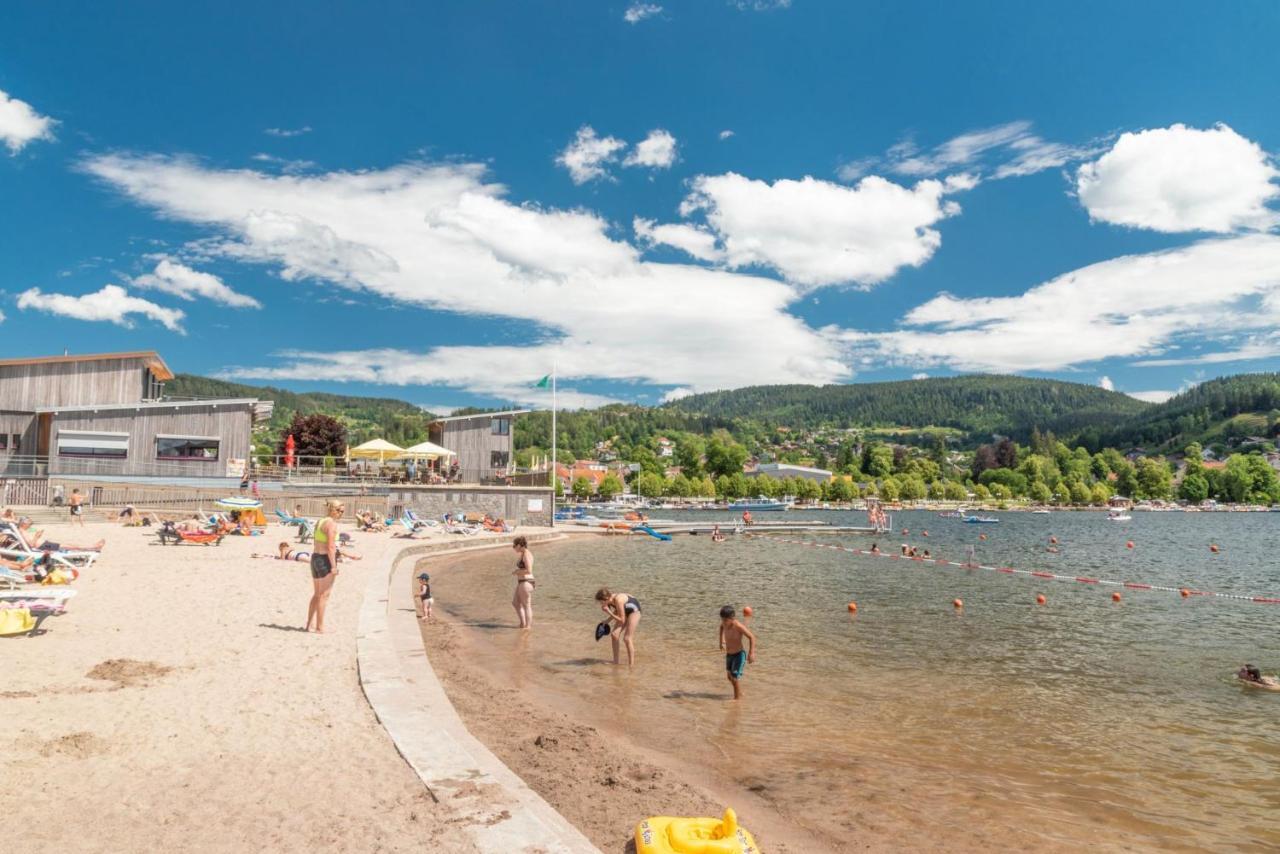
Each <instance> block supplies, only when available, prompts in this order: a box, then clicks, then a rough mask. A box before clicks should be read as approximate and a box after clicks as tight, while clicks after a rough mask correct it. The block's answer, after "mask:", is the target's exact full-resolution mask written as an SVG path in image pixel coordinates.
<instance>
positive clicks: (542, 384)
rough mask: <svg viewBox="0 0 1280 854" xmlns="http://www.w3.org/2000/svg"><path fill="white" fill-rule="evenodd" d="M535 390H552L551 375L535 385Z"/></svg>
mask: <svg viewBox="0 0 1280 854" xmlns="http://www.w3.org/2000/svg"><path fill="white" fill-rule="evenodd" d="M533 387H534V388H551V374H547V375H546V376H545V377H543V378H542V379H540V380H538V381H537V382H536V383H534V384H533Z"/></svg>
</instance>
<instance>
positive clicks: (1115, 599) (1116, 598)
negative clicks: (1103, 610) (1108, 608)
mask: <svg viewBox="0 0 1280 854" xmlns="http://www.w3.org/2000/svg"><path fill="white" fill-rule="evenodd" d="M1111 601H1112V602H1119V601H1120V594H1119V593H1112V594H1111Z"/></svg>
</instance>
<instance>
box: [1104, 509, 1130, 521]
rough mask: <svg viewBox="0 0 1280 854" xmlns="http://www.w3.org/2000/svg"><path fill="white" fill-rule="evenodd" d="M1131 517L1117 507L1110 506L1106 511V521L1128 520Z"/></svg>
mask: <svg viewBox="0 0 1280 854" xmlns="http://www.w3.org/2000/svg"><path fill="white" fill-rule="evenodd" d="M1132 519H1133V517H1132V516H1130V515H1129V514H1128V513H1126V512H1125V511H1124V510H1121V509H1120V508H1119V507H1112V508H1111V509H1110V510H1108V511H1107V521H1108V522H1128V521H1130V520H1132Z"/></svg>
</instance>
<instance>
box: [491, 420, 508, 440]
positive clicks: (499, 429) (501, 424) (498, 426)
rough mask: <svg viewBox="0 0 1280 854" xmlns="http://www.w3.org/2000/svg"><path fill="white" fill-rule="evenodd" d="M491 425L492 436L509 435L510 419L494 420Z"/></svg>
mask: <svg viewBox="0 0 1280 854" xmlns="http://www.w3.org/2000/svg"><path fill="white" fill-rule="evenodd" d="M492 424H493V435H495V436H506V435H508V434H510V433H511V419H510V418H495V419H493V421H492Z"/></svg>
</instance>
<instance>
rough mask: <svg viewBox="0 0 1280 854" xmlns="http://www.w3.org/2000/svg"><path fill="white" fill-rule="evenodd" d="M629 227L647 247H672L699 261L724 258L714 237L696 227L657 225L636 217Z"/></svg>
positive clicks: (680, 224) (675, 224) (672, 224)
mask: <svg viewBox="0 0 1280 854" xmlns="http://www.w3.org/2000/svg"><path fill="white" fill-rule="evenodd" d="M631 227H632V229H633V230H634V231H635V233H636V237H637V238H639V240H640V242H641V243H644V244H646V245H649V246H657V245H665V246H672V247H674V248H676V249H679V250H681V251H682V252H684V253H686V254H688V255H691V256H693V257H694V258H697V259H698V260H700V261H719V260H721V259H722V258H723V257H724V253H723V252H721V251H720V249H719V247H717V246H716V236H715V235H714V234H712V233H711V232H710V231H707V230H706V229H705V228H699V227H698V226H696V225H687V224H685V223H671V224H666V225H657V224H655V223H654V221H653V220H651V219H643V218H641V217H636V218H635V220H633V221H632V224H631Z"/></svg>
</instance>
